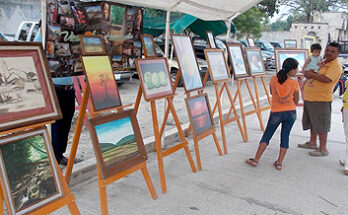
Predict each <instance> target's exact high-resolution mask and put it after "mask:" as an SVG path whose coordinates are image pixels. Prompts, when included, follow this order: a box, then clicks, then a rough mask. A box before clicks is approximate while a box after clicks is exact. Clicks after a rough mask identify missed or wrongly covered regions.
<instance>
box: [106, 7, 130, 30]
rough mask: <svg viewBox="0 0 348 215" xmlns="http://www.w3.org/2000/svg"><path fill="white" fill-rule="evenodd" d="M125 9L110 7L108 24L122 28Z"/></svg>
mask: <svg viewBox="0 0 348 215" xmlns="http://www.w3.org/2000/svg"><path fill="white" fill-rule="evenodd" d="M125 10H126V8H125V7H123V6H118V5H113V4H111V5H110V19H109V21H110V23H111V25H113V26H118V27H120V28H122V26H123V20H124V17H125Z"/></svg>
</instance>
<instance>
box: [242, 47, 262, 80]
mask: <svg viewBox="0 0 348 215" xmlns="http://www.w3.org/2000/svg"><path fill="white" fill-rule="evenodd" d="M245 51H246V56H247V59H248V65H249V70H250V75H259V74H265V73H266V72H265V67H264V65H263V62H262V57H261V51H260V49H259V48H246V49H245Z"/></svg>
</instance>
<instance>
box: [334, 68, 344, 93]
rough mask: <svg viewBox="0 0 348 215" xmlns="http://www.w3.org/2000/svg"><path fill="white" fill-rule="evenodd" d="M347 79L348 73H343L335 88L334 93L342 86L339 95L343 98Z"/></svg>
mask: <svg viewBox="0 0 348 215" xmlns="http://www.w3.org/2000/svg"><path fill="white" fill-rule="evenodd" d="M346 80H347V76H346V74H344V73H343V74H342V75H341V77H340V80H338V82H337V84H336V85H335V88H334V90H333V93H334V94H335V92H336V90H337V88H340V89H339V96H340V98H341V96H342V95H343V93H344V92H345V91H346V85H345V83H346Z"/></svg>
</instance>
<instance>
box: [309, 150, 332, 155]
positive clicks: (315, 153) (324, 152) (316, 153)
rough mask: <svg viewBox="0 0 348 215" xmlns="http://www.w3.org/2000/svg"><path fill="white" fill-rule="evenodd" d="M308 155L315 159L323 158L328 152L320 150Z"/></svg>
mask: <svg viewBox="0 0 348 215" xmlns="http://www.w3.org/2000/svg"><path fill="white" fill-rule="evenodd" d="M309 155H311V156H315V157H323V156H328V155H329V152H328V151H323V150H321V149H317V150H315V151H312V152H309Z"/></svg>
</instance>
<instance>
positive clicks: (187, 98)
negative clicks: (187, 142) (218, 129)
mask: <svg viewBox="0 0 348 215" xmlns="http://www.w3.org/2000/svg"><path fill="white" fill-rule="evenodd" d="M198 97H204V98H205V101H206V104H207V107H208V111H209V117H210V122H211V125H212V126H211V127H210V128H209V129H206V130H204V131H201V132H199V133H196V128H195V126H194V123H193V119H192V113H191V112H192V111H191V109H190V105H189V101H190V100H192V99H196V98H198ZM185 104H186V110H187V113H188V115H189V120H190V123H191V125H192V128H193V129H192V133H193V137H195V138H198V139H201V137H205V136H207V134H208V133H209V134H210V133H211V132H215V125H214V120H213V117H212V113H211V109H210V103H209V99H208V94H207V93H203V94H199V95H196V96H190V97H186V98H185Z"/></svg>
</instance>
